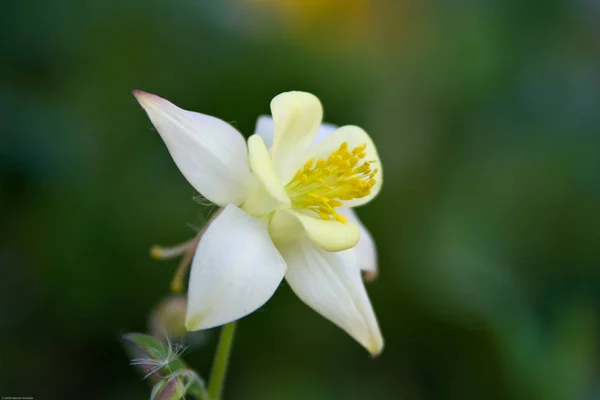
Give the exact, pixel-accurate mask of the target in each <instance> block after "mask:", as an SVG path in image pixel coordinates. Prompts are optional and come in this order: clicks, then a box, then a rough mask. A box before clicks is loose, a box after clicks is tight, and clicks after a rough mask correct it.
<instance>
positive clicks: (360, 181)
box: [286, 142, 378, 223]
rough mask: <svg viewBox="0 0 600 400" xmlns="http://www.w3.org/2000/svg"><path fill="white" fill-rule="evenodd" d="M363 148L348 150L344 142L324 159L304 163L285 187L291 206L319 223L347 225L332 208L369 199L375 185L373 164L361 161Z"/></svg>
mask: <svg viewBox="0 0 600 400" xmlns="http://www.w3.org/2000/svg"><path fill="white" fill-rule="evenodd" d="M366 147H367V145H366V144H362V145H360V146H357V147H355V148H354V149H349V147H348V142H343V143H342V144H341V145H340V147H339V148H338V149H336V150H334V151H333V152H332V153H331V154H330V155H329V157H327V158H326V159H317V160H315V159H314V158H311V159H310V160H308V161H306V163H305V164H304V166H303V167H302V168H300V169H299V170H298V171H297V172H296V174H295V175H294V178H293V179H292V180H291V181H290V182H289V183H288V184H287V185H286V190H287V192H288V195H289V197H290V199H291V200H292V205H293V206H294V207H297V208H304V209H306V210H309V211H312V212H314V213H315V214H317V215H318V216H319V217H320V218H322V219H325V220H335V221H339V222H342V223H346V222H347V218H346V217H344V216H343V215H340V214H338V213H337V212H336V211H335V208H337V207H342V205H343V203H342V202H343V201H347V200H353V199H358V198H361V197H365V196H368V195H369V194H370V193H371V188H372V187H373V186H374V185H375V182H376V181H375V179H374V178H375V174H376V172H377V171H378V170H377V169H376V168H375V169H373V171H371V163H373V162H374V161H365V160H364V158H365V157H366V151H365V149H366ZM361 161H362V163H361Z"/></svg>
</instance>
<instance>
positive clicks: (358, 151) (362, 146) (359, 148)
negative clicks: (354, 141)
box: [352, 143, 367, 158]
mask: <svg viewBox="0 0 600 400" xmlns="http://www.w3.org/2000/svg"><path fill="white" fill-rule="evenodd" d="M366 147H367V144H366V143H365V144H361V145H360V146H358V147H356V148H354V150H352V154H359V153H361V152H362V151H363V150H364V149H365V148H366ZM363 157H364V156H363ZM359 158H362V157H359Z"/></svg>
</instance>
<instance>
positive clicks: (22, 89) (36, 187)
mask: <svg viewBox="0 0 600 400" xmlns="http://www.w3.org/2000/svg"><path fill="white" fill-rule="evenodd" d="M1 10H2V11H1V12H0V54H1V62H0V72H1V74H0V110H1V115H2V128H1V131H0V132H1V133H0V217H1V221H0V266H1V277H0V288H1V290H0V396H34V397H35V399H39V400H42V399H57V400H58V399H93V400H94V399H144V398H147V397H148V396H149V393H150V389H149V386H148V385H147V384H146V383H145V382H142V381H140V376H139V375H138V374H137V373H136V371H134V370H133V369H132V368H131V367H129V366H128V358H127V356H126V354H125V353H124V351H123V349H122V347H121V343H120V342H119V338H120V335H122V334H123V333H126V332H129V331H142V332H143V331H147V330H148V316H149V313H150V311H151V310H152V308H153V307H154V306H155V305H156V304H158V302H159V301H160V300H161V299H162V298H164V296H166V295H168V293H169V280H170V278H171V276H172V273H173V271H174V268H175V266H176V262H175V261H173V262H156V261H154V260H152V259H151V258H150V257H149V255H148V249H149V248H150V246H151V245H153V244H155V243H160V244H165V245H168V244H174V243H177V242H179V241H183V240H185V239H187V238H188V237H190V236H192V235H193V233H194V229H195V227H198V226H201V225H202V223H203V221H204V218H205V216H206V214H207V212H208V210H207V209H206V208H204V207H201V206H200V205H198V204H197V203H195V202H194V201H193V200H192V197H193V195H194V192H193V189H192V188H191V186H190V185H189V184H188V183H187V182H186V181H185V179H184V178H183V176H182V175H181V174H180V173H179V171H178V170H177V168H176V167H175V165H174V163H173V162H172V160H171V158H170V156H169V155H168V152H167V151H166V148H165V146H164V145H163V143H162V142H161V140H160V137H159V135H158V134H157V133H156V132H154V131H153V128H152V126H151V124H150V122H149V121H148V119H147V117H146V115H145V113H144V112H143V110H142V109H141V107H140V106H139V105H138V104H137V103H136V101H135V99H134V98H133V96H131V94H130V92H131V90H132V89H142V90H146V91H149V92H152V93H156V94H159V95H161V96H163V97H166V98H168V99H170V100H171V101H173V102H175V103H176V104H178V105H180V106H181V107H183V108H186V109H190V110H195V111H200V112H203V113H206V114H210V115H215V116H217V117H219V118H221V119H224V120H226V121H229V122H232V123H233V124H234V125H235V126H236V127H237V128H238V129H239V130H240V131H241V132H243V133H244V134H245V135H246V136H247V135H249V134H251V133H252V132H253V129H254V124H255V121H256V117H257V116H258V115H260V114H267V113H269V101H270V100H271V98H272V97H274V96H275V95H276V94H278V93H280V92H283V91H288V90H305V91H310V92H313V93H315V94H316V95H317V96H319V97H320V99H321V101H322V103H323V105H324V108H325V120H326V121H328V122H332V123H336V124H357V125H360V126H362V127H364V128H365V129H366V130H367V131H368V132H370V134H371V135H372V137H373V138H374V140H375V143H376V144H377V145H378V148H379V151H380V155H381V158H382V162H383V165H384V168H385V174H386V181H385V184H384V187H383V191H382V193H381V194H380V195H379V197H378V198H377V199H376V201H375V202H373V203H371V204H369V205H367V206H365V207H363V208H361V209H359V211H358V212H359V214H360V216H361V217H362V219H363V220H364V222H365V223H366V224H367V225H368V226H369V227H370V228H371V231H372V233H373V235H374V237H375V239H376V241H377V244H378V248H379V257H380V266H379V267H380V277H379V279H378V280H376V281H375V282H374V283H371V284H369V285H368V290H369V293H370V295H371V299H372V302H373V304H374V307H375V310H376V312H377V314H378V317H379V320H380V324H381V328H382V331H383V334H384V337H385V339H386V348H385V350H384V352H383V354H382V355H381V356H380V357H379V358H377V359H374V360H373V359H370V358H369V356H368V354H367V352H366V351H364V350H363V349H362V348H361V347H360V346H359V345H358V344H357V343H355V342H354V341H353V340H352V339H350V338H349V337H348V336H347V335H346V334H345V333H343V332H342V331H341V330H339V329H338V328H337V327H335V326H334V325H333V324H331V323H329V322H327V321H326V320H324V319H323V318H322V317H320V316H319V315H318V314H316V313H315V312H313V311H312V310H311V309H309V308H308V307H307V306H305V305H304V304H303V303H302V302H301V301H300V300H298V299H297V298H296V296H295V295H294V294H293V293H292V292H291V290H290V289H289V287H288V286H287V285H286V284H285V283H284V284H283V285H282V287H281V288H280V289H279V291H278V292H277V293H276V295H275V296H274V298H273V299H272V300H271V301H270V302H268V303H267V305H266V306H265V307H263V308H262V309H261V310H260V311H258V312H256V313H254V314H252V315H251V316H249V317H247V318H244V319H243V320H242V321H241V323H240V325H239V330H238V334H239V335H238V337H237V341H236V344H235V348H234V353H233V359H232V365H231V369H230V375H229V378H228V385H227V388H226V396H225V397H226V399H250V400H253V399H260V400H265V399H266V400H271V399H291V400H294V399H317V400H319V399H405V400H425V399H550V400H553V399H577V400H590V399H598V398H600V376H599V363H598V360H599V356H600V351H599V347H598V343H599V339H600V330H599V328H600V323H599V321H600V319H599V316H600V315H599V314H600V313H599V311H598V310H599V307H600V269H599V267H600V22H599V21H600V5H599V3H598V2H597V1H594V0H573V1H568V0H563V1H558V0H548V1H535V0H533V1H519V0H505V1H501V0H489V1H457V2H444V1H436V0H430V1H423V2H418V1H408V0H401V1H392V0H389V1H385V0H376V1H368V0H346V1H342V0H337V1H325V0H322V1H316V0H309V1H301V0H253V1H251V0H245V1H244V0H237V1H236V0H229V1H223V2H209V1H202V0H175V1H165V0H160V1H159V0H148V1H139V0H138V1H134V0H124V1H119V2H113V1H103V2H81V1H75V0H71V1H46V2H42V1H33V0H21V1H10V2H3V4H2V6H1ZM216 339H217V331H210V332H209V333H208V334H207V336H206V337H205V344H204V345H202V346H197V347H194V348H192V349H191V350H190V352H189V354H188V355H187V356H186V359H187V360H188V361H189V362H190V363H191V364H192V365H194V366H196V367H197V369H198V371H199V372H200V373H202V374H203V375H204V376H206V375H207V373H208V370H209V368H210V363H211V359H212V355H213V351H214V347H215V343H216Z"/></svg>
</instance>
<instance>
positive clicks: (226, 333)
mask: <svg viewBox="0 0 600 400" xmlns="http://www.w3.org/2000/svg"><path fill="white" fill-rule="evenodd" d="M234 334H235V321H234V322H231V323H229V324H227V325H225V326H224V327H223V328H222V329H221V338H220V339H219V345H218V347H217V352H216V354H215V359H214V361H213V366H212V372H211V375H210V382H209V383H208V396H209V398H210V400H221V392H222V391H223V384H224V383H225V375H227V366H228V365H229V354H231V346H232V344H233V336H234Z"/></svg>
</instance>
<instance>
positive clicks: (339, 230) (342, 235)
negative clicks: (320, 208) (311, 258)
mask: <svg viewBox="0 0 600 400" xmlns="http://www.w3.org/2000/svg"><path fill="white" fill-rule="evenodd" d="M287 212H288V213H289V214H290V215H293V216H294V217H296V218H297V219H298V222H300V224H302V227H303V228H304V230H305V232H306V234H307V235H308V237H309V238H310V239H312V241H314V242H315V243H316V244H318V245H319V246H321V247H322V248H324V249H325V250H328V251H342V250H346V249H349V248H352V247H354V246H356V244H357V243H358V240H359V237H360V230H359V229H358V226H357V225H356V224H354V223H352V222H346V223H342V222H339V221H335V220H331V219H328V220H325V219H322V218H319V217H313V216H310V215H306V214H303V213H301V212H298V211H293V210H288V211H287Z"/></svg>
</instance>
